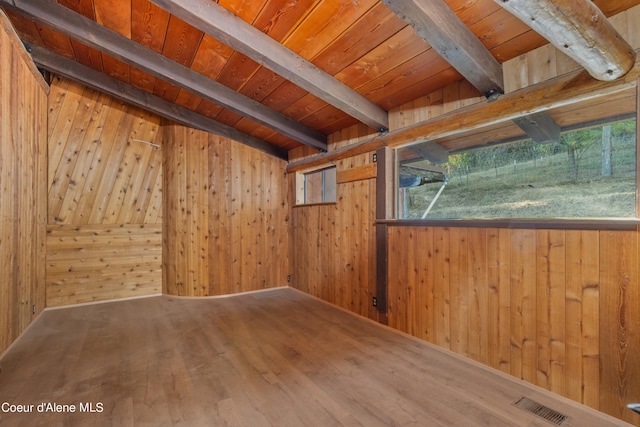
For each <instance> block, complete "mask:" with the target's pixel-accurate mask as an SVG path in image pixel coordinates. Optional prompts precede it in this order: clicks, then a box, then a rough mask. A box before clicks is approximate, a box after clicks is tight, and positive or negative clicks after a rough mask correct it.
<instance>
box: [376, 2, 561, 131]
mask: <svg viewBox="0 0 640 427" xmlns="http://www.w3.org/2000/svg"><path fill="white" fill-rule="evenodd" d="M382 1H383V3H385V4H386V5H387V6H389V7H390V8H391V10H393V11H394V12H395V13H396V15H398V16H399V17H401V18H402V19H404V20H405V21H406V22H407V23H409V24H410V25H411V26H412V27H413V28H414V30H415V31H416V32H417V33H418V34H419V35H420V36H421V37H422V38H423V39H425V40H426V41H427V43H429V44H430V45H431V46H432V47H433V48H434V49H435V50H436V51H437V52H438V53H440V55H442V57H444V59H446V60H447V62H449V63H450V64H451V65H452V66H453V67H454V68H455V69H456V70H458V72H460V74H462V75H463V76H464V77H465V78H466V79H467V80H468V81H469V82H470V83H471V84H472V85H473V86H475V88H476V89H478V91H480V92H481V93H483V94H485V96H486V97H487V98H490V99H491V98H493V97H495V96H496V95H498V94H501V93H503V92H504V84H503V81H504V80H503V75H502V66H501V65H500V64H499V63H498V61H497V60H496V59H495V58H494V57H493V55H492V54H491V52H489V50H488V49H487V48H486V47H485V46H484V45H483V44H482V43H481V42H480V40H478V38H477V37H476V36H475V34H473V32H472V31H471V30H470V29H469V27H467V26H466V25H465V24H464V22H462V20H460V18H458V15H456V14H455V12H453V11H452V10H451V9H450V8H449V6H448V5H447V4H446V3H445V2H444V1H443V0H407V1H395V0H382ZM496 1H498V0H496ZM505 1H507V0H505ZM531 3H533V2H531ZM516 124H517V125H518V126H520V127H521V128H522V130H524V131H525V132H526V133H527V135H528V136H529V137H530V138H531V139H533V140H534V141H536V142H540V141H544V142H545V143H546V142H549V141H552V140H553V138H554V136H555V135H556V134H558V135H559V129H560V127H559V126H558V125H557V124H556V123H555V121H554V120H553V118H552V117H551V116H549V115H548V114H547V113H545V112H542V113H539V114H538V115H537V116H536V117H522V118H521V119H520V120H519V121H517V122H516Z"/></svg>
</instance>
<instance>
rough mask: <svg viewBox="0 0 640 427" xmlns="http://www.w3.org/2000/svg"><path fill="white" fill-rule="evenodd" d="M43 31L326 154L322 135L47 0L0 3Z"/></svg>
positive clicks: (325, 142) (19, 0)
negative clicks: (46, 29)
mask: <svg viewBox="0 0 640 427" xmlns="http://www.w3.org/2000/svg"><path fill="white" fill-rule="evenodd" d="M0 5H8V6H9V7H11V8H12V10H15V11H16V12H18V13H20V14H22V15H25V16H27V17H28V18H30V19H33V20H34V21H36V22H39V23H41V24H44V25H46V26H49V27H51V28H53V29H55V30H57V31H59V32H60V33H62V34H64V35H66V36H68V37H72V38H74V39H76V40H79V41H81V42H82V43H84V44H86V45H88V46H90V47H93V48H95V49H97V50H100V51H102V52H105V53H108V54H109V55H111V56H113V57H114V58H116V59H119V60H121V61H123V62H125V63H127V64H129V65H132V66H134V67H136V68H139V69H140V70H143V71H145V72H147V73H149V74H151V75H153V76H155V77H157V78H159V79H162V80H165V81H167V82H169V83H171V84H173V85H175V86H178V87H180V88H182V89H185V90H187V91H189V92H191V93H194V94H197V95H199V96H201V97H203V98H205V99H207V100H209V101H211V102H214V103H216V104H218V105H221V106H223V107H225V108H228V109H229V110H232V111H234V112H236V113H238V114H240V115H242V116H245V117H247V118H250V119H252V120H254V121H256V122H258V123H261V124H263V125H265V126H268V127H270V128H271V129H273V130H275V131H277V132H280V133H282V134H284V135H286V136H288V137H290V138H293V139H295V140H296V141H299V142H301V143H302V144H305V145H309V146H311V147H314V148H317V149H320V150H322V151H326V150H327V139H326V136H325V135H324V134H322V133H320V132H317V131H315V130H314V129H311V128H309V127H307V126H305V125H303V124H301V123H298V122H296V121H295V120H293V119H291V118H289V117H286V116H284V115H283V114H281V113H279V112H277V111H275V110H273V109H270V108H268V107H266V106H264V105H263V104H261V103H259V102H257V101H255V100H253V99H251V98H249V97H246V96H244V95H242V94H240V93H238V92H236V91H234V90H232V89H229V88H228V87H226V86H224V85H222V84H220V83H218V82H216V81H214V80H211V79H209V78H207V77H205V76H203V75H202V74H200V73H197V72H195V71H193V70H191V69H189V68H187V67H185V66H183V65H181V64H178V63H177V62H174V61H171V60H170V59H168V58H166V57H164V56H162V55H161V54H159V53H157V52H155V51H153V50H151V49H148V48H146V47H144V46H142V45H140V44H138V43H136V42H134V41H132V40H130V39H128V38H127V37H124V36H122V35H120V34H118V33H116V32H115V31H112V30H110V29H108V28H106V27H103V26H102V25H100V24H98V23H97V22H95V21H93V20H91V19H88V18H85V17H84V16H82V15H80V14H78V13H76V12H74V11H72V10H71V9H68V8H66V7H64V6H61V5H59V4H57V3H54V2H52V1H51V0H0Z"/></svg>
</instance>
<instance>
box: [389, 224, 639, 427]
mask: <svg viewBox="0 0 640 427" xmlns="http://www.w3.org/2000/svg"><path fill="white" fill-rule="evenodd" d="M388 237H389V254H388V255H389V265H390V273H389V277H388V281H389V311H388V319H389V325H390V326H392V327H394V328H396V329H399V330H401V331H403V332H407V333H409V334H411V335H414V336H416V337H419V338H421V339H424V340H426V341H429V342H432V343H434V344H436V345H439V346H441V347H444V348H447V349H450V350H452V351H454V352H456V353H459V354H462V355H464V356H467V357H469V358H472V359H474V360H477V361H479V362H482V363H484V364H486V365H489V366H492V367H494V368H496V369H499V370H502V371H504V372H506V373H508V374H511V375H513V376H515V377H518V378H522V379H524V380H526V381H528V382H530V383H533V384H537V385H539V386H541V387H544V388H546V389H548V390H551V391H553V392H555V393H558V394H560V395H563V396H566V397H568V398H571V399H573V400H575V401H578V402H581V403H584V404H586V405H589V406H591V407H593V408H596V409H599V410H601V411H603V412H606V413H608V414H611V415H614V416H616V417H618V418H622V419H625V420H627V421H629V422H635V423H636V424H637V423H638V422H639V421H640V419H639V417H638V416H636V415H634V414H633V413H632V412H631V411H629V410H628V409H626V408H625V405H626V404H627V403H630V402H636V401H640V382H638V381H637V379H638V378H640V363H639V362H640V291H639V288H638V284H639V283H640V277H639V273H640V272H639V265H640V263H639V261H640V258H639V253H638V239H639V238H640V234H639V233H637V232H636V231H628V232H625V231H597V230H596V231H594V230H526V229H505V228H500V229H498V228H442V227H419V226H416V227H409V226H390V227H389V236H388Z"/></svg>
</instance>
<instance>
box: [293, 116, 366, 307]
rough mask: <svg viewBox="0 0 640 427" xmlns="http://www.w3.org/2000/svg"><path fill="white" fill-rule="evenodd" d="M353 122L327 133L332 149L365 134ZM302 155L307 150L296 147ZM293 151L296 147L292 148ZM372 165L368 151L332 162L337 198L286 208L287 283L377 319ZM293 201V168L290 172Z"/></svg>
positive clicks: (357, 139) (356, 140) (355, 140)
mask: <svg viewBox="0 0 640 427" xmlns="http://www.w3.org/2000/svg"><path fill="white" fill-rule="evenodd" d="M370 136H371V134H370V130H367V128H366V127H364V126H354V127H352V128H349V129H345V130H344V131H342V132H338V133H336V134H335V135H332V136H331V138H330V140H329V145H330V147H331V149H334V148H339V147H340V146H343V145H347V144H351V143H355V142H358V141H359V140H361V139H366V138H368V137H370ZM300 153H301V154H302V155H303V156H304V153H306V150H305V149H303V150H300ZM293 154H294V155H295V153H293ZM371 166H375V164H374V163H373V159H372V156H371V153H368V154H363V155H361V156H357V157H352V158H349V159H346V160H339V161H337V162H336V168H337V171H336V172H337V189H336V203H322V204H314V205H298V206H294V207H293V208H292V209H291V250H292V255H291V258H292V267H291V270H292V279H291V280H292V286H293V287H296V288H298V289H300V290H303V291H305V292H307V293H310V294H311V295H314V296H317V297H320V298H322V299H324V300H326V301H329V302H331V303H333V304H336V305H338V306H340V307H343V308H346V309H349V310H351V311H353V312H355V313H358V314H361V315H363V316H367V317H370V318H376V319H377V311H376V310H375V308H374V307H373V306H372V305H371V298H372V297H373V296H374V295H375V293H376V283H375V277H376V265H375V259H376V258H375V250H376V247H375V243H376V239H375V237H376V233H375V219H376V216H375V200H376V180H375V168H373V169H372V168H371ZM289 180H290V182H289V184H290V188H291V190H290V193H291V195H292V200H293V201H292V203H294V202H295V174H290V175H289Z"/></svg>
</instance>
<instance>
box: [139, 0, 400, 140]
mask: <svg viewBox="0 0 640 427" xmlns="http://www.w3.org/2000/svg"><path fill="white" fill-rule="evenodd" d="M151 1H152V2H153V3H155V4H157V5H158V6H160V7H162V8H164V9H165V10H166V11H168V12H170V13H171V14H173V15H175V16H177V17H179V18H180V19H182V20H183V21H185V22H188V23H189V24H191V25H193V26H194V27H196V28H198V29H200V30H201V31H203V32H205V33H207V34H209V35H211V36H212V37H214V38H216V39H218V40H219V41H221V42H223V43H225V44H227V45H228V46H230V47H231V48H233V49H235V50H237V51H238V52H241V53H243V54H244V55H246V56H248V57H249V58H251V59H253V60H254V61H256V62H257V63H259V64H261V65H264V66H265V67H267V68H269V69H270V70H272V71H274V72H275V73H277V74H279V75H280V76H282V77H284V78H285V79H287V80H289V81H291V82H293V83H295V84H296V85H298V86H300V87H301V88H303V89H305V90H306V91H308V92H310V93H312V94H313V95H315V96H317V97H318V98H320V99H322V100H324V101H326V102H327V103H329V104H331V105H333V106H334V107H336V108H338V109H340V110H342V111H344V112H345V113H347V114H349V115H350V116H352V117H354V118H356V119H358V120H360V121H361V122H363V123H365V124H367V125H368V126H370V127H372V128H373V129H375V130H378V131H381V132H383V131H386V130H387V129H388V128H389V118H388V114H387V112H386V111H385V110H383V109H382V108H380V107H379V106H378V105H377V104H375V103H373V102H371V101H370V100H368V99H367V98H365V97H364V96H362V95H361V94H359V93H358V92H356V91H355V90H353V89H351V88H350V87H349V86H347V85H345V84H344V83H342V82H340V81H339V80H338V79H336V78H335V77H333V76H331V75H329V74H327V73H326V72H324V71H323V70H321V69H320V68H318V67H316V66H315V65H313V64H312V63H311V62H309V61H307V60H306V59H304V58H302V57H301V56H299V55H298V54H296V53H295V52H293V51H291V50H289V49H288V48H286V47H285V46H283V45H281V44H280V43H278V42H277V41H275V40H274V39H272V38H271V37H269V36H267V35H266V34H264V33H263V32H262V31H260V30H258V29H257V28H255V27H253V26H252V25H250V24H248V23H246V22H245V21H243V20H242V19H240V18H238V17H237V16H235V15H234V14H232V13H231V12H229V11H228V10H226V9H225V8H224V7H222V6H220V5H219V4H218V3H216V2H213V1H211V0H151Z"/></svg>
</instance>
